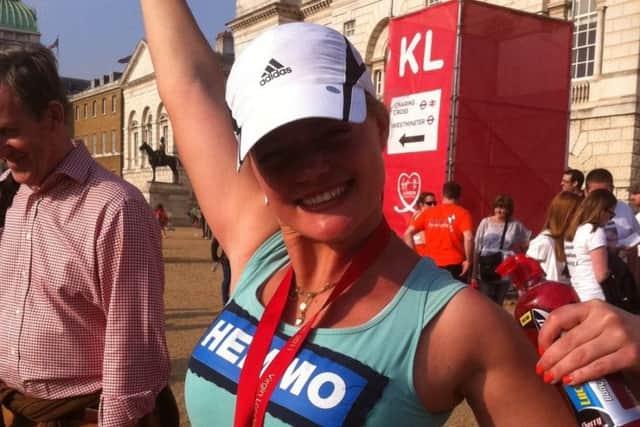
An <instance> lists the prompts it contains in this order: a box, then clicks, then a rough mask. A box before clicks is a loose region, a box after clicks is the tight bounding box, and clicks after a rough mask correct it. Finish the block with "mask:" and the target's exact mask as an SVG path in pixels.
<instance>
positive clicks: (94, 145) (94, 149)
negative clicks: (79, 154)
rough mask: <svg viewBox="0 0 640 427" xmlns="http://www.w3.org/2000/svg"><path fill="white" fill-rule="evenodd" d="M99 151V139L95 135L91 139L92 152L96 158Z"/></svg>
mask: <svg viewBox="0 0 640 427" xmlns="http://www.w3.org/2000/svg"><path fill="white" fill-rule="evenodd" d="M97 151H98V137H97V136H96V134H95V133H94V134H93V136H92V137H91V152H92V153H93V155H94V156H95V155H96V154H97Z"/></svg>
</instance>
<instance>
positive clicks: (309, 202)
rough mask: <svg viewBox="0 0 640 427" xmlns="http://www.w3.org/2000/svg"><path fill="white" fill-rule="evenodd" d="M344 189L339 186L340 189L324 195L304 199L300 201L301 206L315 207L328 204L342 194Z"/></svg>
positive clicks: (344, 187) (342, 186) (326, 192)
mask: <svg viewBox="0 0 640 427" xmlns="http://www.w3.org/2000/svg"><path fill="white" fill-rule="evenodd" d="M345 189H346V186H344V185H341V186H340V187H338V188H335V189H333V190H329V191H325V192H324V193H320V194H316V195H315V196H312V197H305V198H304V199H302V204H303V205H304V206H315V205H319V204H321V203H326V202H329V201H331V200H333V199H335V198H336V197H338V196H340V195H341V194H342V193H344V190H345Z"/></svg>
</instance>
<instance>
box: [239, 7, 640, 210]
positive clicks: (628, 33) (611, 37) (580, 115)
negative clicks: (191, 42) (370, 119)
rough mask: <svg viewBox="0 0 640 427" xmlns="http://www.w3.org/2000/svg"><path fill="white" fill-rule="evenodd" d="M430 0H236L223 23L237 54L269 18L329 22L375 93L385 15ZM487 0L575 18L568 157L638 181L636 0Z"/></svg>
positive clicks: (622, 183)
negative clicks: (358, 56)
mask: <svg viewBox="0 0 640 427" xmlns="http://www.w3.org/2000/svg"><path fill="white" fill-rule="evenodd" d="M436 2H437V0H426V1H425V0H404V1H400V0H395V1H394V0H282V1H271V0H237V1H236V13H237V16H236V18H235V19H233V20H232V21H230V22H229V23H228V24H227V25H228V27H229V28H230V30H231V31H232V32H233V36H234V40H235V51H236V53H241V52H242V50H243V48H244V47H245V46H246V44H247V43H248V42H249V41H251V40H252V39H253V38H255V37H256V35H257V34H259V33H260V32H261V31H263V30H264V29H266V28H269V27H271V26H274V25H279V24H283V23H286V22H291V21H308V22H314V23H318V24H322V25H327V26H330V27H332V28H334V29H336V30H338V31H340V32H342V33H343V34H344V35H345V36H346V37H348V38H349V40H350V41H351V42H352V43H353V44H354V45H355V46H356V47H357V48H358V50H360V52H361V53H362V55H363V57H364V59H365V62H366V63H367V65H368V66H369V67H370V69H371V72H372V73H371V74H372V78H373V80H374V86H375V88H376V91H377V93H378V95H379V96H382V94H383V93H384V68H385V57H386V50H387V41H388V25H389V19H390V18H391V17H397V16H401V15H404V14H407V13H411V12H414V11H417V10H420V9H422V8H424V7H429V6H431V5H432V4H434V3H436ZM489 3H492V4H496V5H499V6H505V7H510V8H514V9H519V10H522V11H526V12H530V13H536V14H542V15H546V16H550V17H554V18H558V19H565V20H571V21H573V22H574V44H573V49H572V69H571V77H572V93H571V99H570V100H567V102H570V103H571V120H570V132H569V133H570V135H569V139H568V142H567V164H568V165H569V166H570V167H573V168H577V169H580V170H582V171H584V172H585V173H586V172H588V171H589V170H590V169H593V168H595V167H604V168H607V169H609V170H611V172H612V173H613V175H614V179H615V184H616V188H617V195H618V196H619V197H621V198H625V197H626V195H627V188H628V186H629V185H630V183H632V182H638V181H640V0H492V1H490V2H489ZM541 126H544V124H541ZM559 179H560V177H558V182H559Z"/></svg>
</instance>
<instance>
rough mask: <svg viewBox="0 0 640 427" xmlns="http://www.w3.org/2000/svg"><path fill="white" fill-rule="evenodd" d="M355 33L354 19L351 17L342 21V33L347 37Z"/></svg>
mask: <svg viewBox="0 0 640 427" xmlns="http://www.w3.org/2000/svg"><path fill="white" fill-rule="evenodd" d="M355 33H356V20H355V19H352V20H350V21H347V22H345V23H344V26H343V27H342V34H344V35H345V36H347V37H349V36H352V35H354V34H355Z"/></svg>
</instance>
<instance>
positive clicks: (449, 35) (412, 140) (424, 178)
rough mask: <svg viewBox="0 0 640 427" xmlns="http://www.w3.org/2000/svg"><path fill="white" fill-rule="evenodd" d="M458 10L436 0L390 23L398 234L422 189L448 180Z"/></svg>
mask: <svg viewBox="0 0 640 427" xmlns="http://www.w3.org/2000/svg"><path fill="white" fill-rule="evenodd" d="M457 10H458V6H457V4H456V3H447V4H446V7H442V5H435V6H432V7H429V8H428V9H426V10H424V11H421V12H417V13H414V14H411V15H406V16H403V17H401V18H397V19H393V20H391V22H390V24H389V61H388V63H387V71H386V82H385V103H386V104H387V106H388V107H389V113H390V130H389V139H388V140H387V150H386V154H385V165H386V170H387V176H386V184H385V186H386V187H385V197H384V211H385V216H386V217H387V220H388V221H389V224H390V225H391V227H392V228H393V229H394V230H395V231H396V232H397V233H402V232H403V231H404V229H405V228H406V226H407V223H408V221H409V218H410V217H411V215H412V213H413V211H414V210H415V203H416V200H417V197H418V195H419V194H420V192H421V191H432V192H434V193H436V194H438V193H439V192H440V189H441V188H442V184H443V183H444V179H445V175H446V160H447V150H448V146H449V126H450V117H449V114H450V109H451V93H452V84H453V68H454V64H455V60H456V58H455V51H456V26H457ZM415 183H417V188H416V185H415Z"/></svg>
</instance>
